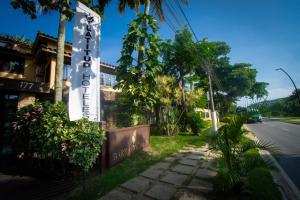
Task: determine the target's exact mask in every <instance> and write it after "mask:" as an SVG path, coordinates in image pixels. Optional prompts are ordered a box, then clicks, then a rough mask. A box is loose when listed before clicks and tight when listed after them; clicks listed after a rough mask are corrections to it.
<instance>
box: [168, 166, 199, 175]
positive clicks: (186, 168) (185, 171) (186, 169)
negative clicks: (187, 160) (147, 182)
mask: <svg viewBox="0 0 300 200" xmlns="http://www.w3.org/2000/svg"><path fill="white" fill-rule="evenodd" d="M194 170H195V167H191V166H187V165H181V164H179V165H176V166H174V167H173V168H172V171H175V172H179V173H181V174H192V173H193V172H194Z"/></svg>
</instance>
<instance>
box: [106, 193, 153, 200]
mask: <svg viewBox="0 0 300 200" xmlns="http://www.w3.org/2000/svg"><path fill="white" fill-rule="evenodd" d="M132 199H133V200H153V199H152V198H150V197H146V196H144V195H142V194H137V195H134V196H132ZM112 200H113V199H112Z"/></svg>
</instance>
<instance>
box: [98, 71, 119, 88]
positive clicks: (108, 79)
mask: <svg viewBox="0 0 300 200" xmlns="http://www.w3.org/2000/svg"><path fill="white" fill-rule="evenodd" d="M116 83H117V82H116V75H114V74H107V73H103V72H101V73H100V85H106V86H110V87H113V86H115V85H116Z"/></svg>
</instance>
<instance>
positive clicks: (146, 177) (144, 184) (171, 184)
mask: <svg viewBox="0 0 300 200" xmlns="http://www.w3.org/2000/svg"><path fill="white" fill-rule="evenodd" d="M214 158H215V154H213V153H212V152H210V151H209V150H208V146H207V145H206V146H204V147H201V148H196V147H194V146H188V147H186V148H185V149H184V150H181V151H179V152H178V153H176V154H173V155H171V156H169V157H167V158H165V159H164V160H163V161H161V162H159V163H157V164H156V165H154V166H151V167H150V168H149V169H147V170H146V171H144V172H143V173H141V174H140V175H139V176H137V177H135V178H133V179H131V180H129V181H127V182H125V183H124V184H122V185H121V186H119V187H118V188H116V189H114V190H112V191H111V192H110V193H108V194H107V195H106V196H103V197H101V198H100V200H111V199H114V200H129V199H145V200H147V199H157V200H168V199H174V198H175V199H180V200H183V199H185V200H186V199H193V200H202V199H208V197H209V195H208V194H209V193H210V192H212V191H213V184H212V183H211V182H210V179H211V178H213V177H215V176H216V175H217V173H216V171H215V163H214V161H213V159H214Z"/></svg>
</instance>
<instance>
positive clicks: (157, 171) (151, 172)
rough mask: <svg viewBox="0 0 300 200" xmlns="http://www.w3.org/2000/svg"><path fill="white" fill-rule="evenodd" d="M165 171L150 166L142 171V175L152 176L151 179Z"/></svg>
mask: <svg viewBox="0 0 300 200" xmlns="http://www.w3.org/2000/svg"><path fill="white" fill-rule="evenodd" d="M162 173H163V171H162V170H160V169H155V168H150V169H147V170H146V171H144V172H143V173H141V176H144V177H147V178H151V179H157V178H158V177H159V176H160V175H161V174H162Z"/></svg>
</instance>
